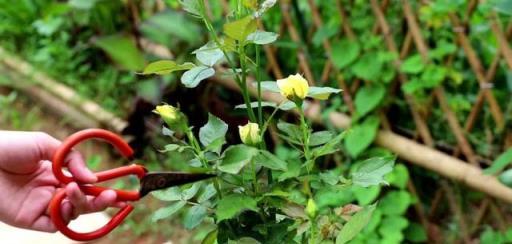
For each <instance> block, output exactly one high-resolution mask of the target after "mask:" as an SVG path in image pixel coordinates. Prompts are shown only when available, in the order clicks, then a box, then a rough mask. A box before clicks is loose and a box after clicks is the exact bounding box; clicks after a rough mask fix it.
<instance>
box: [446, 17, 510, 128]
mask: <svg viewBox="0 0 512 244" xmlns="http://www.w3.org/2000/svg"><path fill="white" fill-rule="evenodd" d="M449 16H450V19H451V22H452V24H453V26H454V28H455V29H460V28H462V25H461V24H460V21H459V19H458V18H457V16H456V15H454V14H449ZM455 34H456V36H457V40H458V42H459V43H460V45H461V46H462V48H463V49H464V52H465V53H466V56H467V59H468V61H469V64H470V66H471V69H473V72H474V73H475V75H476V78H477V80H478V82H479V83H480V87H481V88H487V87H488V85H487V84H488V82H489V81H488V80H486V77H485V76H484V73H483V70H484V69H483V66H482V63H481V62H480V60H479V59H478V57H477V54H476V52H475V51H474V50H473V48H472V47H471V44H470V42H469V39H468V38H467V36H466V35H465V34H464V32H463V31H456V32H455ZM483 92H484V95H485V98H486V100H487V102H488V103H489V108H490V110H491V114H492V116H493V118H494V121H496V125H497V126H498V128H503V127H504V125H505V120H504V118H503V113H502V111H501V108H500V106H499V105H498V102H497V101H496V98H494V95H493V94H492V92H491V91H490V90H489V89H483Z"/></svg>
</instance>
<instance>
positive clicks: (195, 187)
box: [181, 182, 203, 200]
mask: <svg viewBox="0 0 512 244" xmlns="http://www.w3.org/2000/svg"><path fill="white" fill-rule="evenodd" d="M202 185H203V183H202V182H196V183H194V184H192V186H190V188H188V189H185V190H183V191H182V192H181V198H182V199H183V200H190V199H192V198H193V197H194V196H195V195H196V194H197V192H198V191H199V189H201V186H202Z"/></svg>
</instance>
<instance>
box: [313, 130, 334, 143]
mask: <svg viewBox="0 0 512 244" xmlns="http://www.w3.org/2000/svg"><path fill="white" fill-rule="evenodd" d="M333 138H334V133H332V132H330V131H326V130H324V131H317V132H314V133H312V134H311V137H310V138H309V146H312V147H315V146H320V145H323V144H325V143H327V142H329V141H331V140H332V139H333Z"/></svg>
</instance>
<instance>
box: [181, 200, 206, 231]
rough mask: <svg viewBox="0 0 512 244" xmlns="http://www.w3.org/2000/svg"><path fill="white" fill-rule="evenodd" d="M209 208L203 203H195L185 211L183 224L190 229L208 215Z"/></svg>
mask: <svg viewBox="0 0 512 244" xmlns="http://www.w3.org/2000/svg"><path fill="white" fill-rule="evenodd" d="M206 214H207V209H206V207H204V206H203V205H194V206H192V207H191V208H189V209H188V211H187V212H185V216H184V217H183V225H184V226H185V229H187V230H190V229H193V228H194V227H196V226H198V225H199V224H200V223H201V222H202V221H203V219H204V217H206Z"/></svg>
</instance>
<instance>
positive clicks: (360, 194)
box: [352, 185, 381, 206]
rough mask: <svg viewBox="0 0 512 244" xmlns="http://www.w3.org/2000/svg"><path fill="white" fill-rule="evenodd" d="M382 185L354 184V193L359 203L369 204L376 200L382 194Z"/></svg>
mask: <svg viewBox="0 0 512 244" xmlns="http://www.w3.org/2000/svg"><path fill="white" fill-rule="evenodd" d="M380 190H381V187H380V186H378V185H377V186H370V187H362V186H357V185H353V186H352V193H354V197H355V198H356V200H357V203H358V204H359V205H362V206H364V205H368V204H370V203H372V202H373V201H375V199H377V197H378V196H379V194H380Z"/></svg>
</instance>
